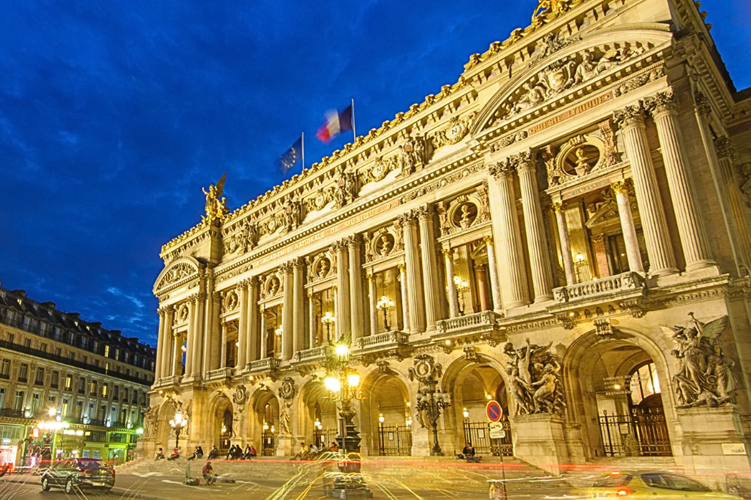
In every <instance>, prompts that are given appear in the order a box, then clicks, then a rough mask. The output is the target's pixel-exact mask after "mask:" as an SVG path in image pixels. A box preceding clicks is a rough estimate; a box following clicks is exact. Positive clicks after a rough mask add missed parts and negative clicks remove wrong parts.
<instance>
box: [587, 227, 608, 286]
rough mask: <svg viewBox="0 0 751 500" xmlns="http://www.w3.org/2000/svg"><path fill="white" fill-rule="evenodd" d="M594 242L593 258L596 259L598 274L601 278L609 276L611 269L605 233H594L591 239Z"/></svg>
mask: <svg viewBox="0 0 751 500" xmlns="http://www.w3.org/2000/svg"><path fill="white" fill-rule="evenodd" d="M589 241H590V243H592V254H593V256H592V260H594V261H595V264H596V266H597V275H598V276H599V277H600V278H607V277H608V276H610V270H609V269H608V255H607V248H606V246H605V235H604V234H593V235H592V237H591V238H590V239H589Z"/></svg>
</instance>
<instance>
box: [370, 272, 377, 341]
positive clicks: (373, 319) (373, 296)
mask: <svg viewBox="0 0 751 500" xmlns="http://www.w3.org/2000/svg"><path fill="white" fill-rule="evenodd" d="M368 299H369V302H370V334H371V335H376V334H377V333H378V308H377V307H376V304H377V303H378V290H377V289H376V278H375V276H373V273H372V272H369V273H368Z"/></svg>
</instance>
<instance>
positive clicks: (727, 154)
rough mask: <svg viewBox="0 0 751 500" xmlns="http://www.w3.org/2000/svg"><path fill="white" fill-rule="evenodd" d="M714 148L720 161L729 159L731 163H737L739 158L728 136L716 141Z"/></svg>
mask: <svg viewBox="0 0 751 500" xmlns="http://www.w3.org/2000/svg"><path fill="white" fill-rule="evenodd" d="M714 147H715V150H717V158H719V159H723V158H727V159H728V160H730V161H735V159H736V158H737V157H738V154H737V153H736V152H735V146H733V142H732V141H731V140H730V139H729V138H728V137H727V136H724V135H721V136H719V137H718V138H717V139H715V141H714Z"/></svg>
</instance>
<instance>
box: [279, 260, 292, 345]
mask: <svg viewBox="0 0 751 500" xmlns="http://www.w3.org/2000/svg"><path fill="white" fill-rule="evenodd" d="M292 267H293V265H292V262H286V263H284V264H282V266H281V271H282V274H283V275H284V298H283V301H284V302H283V306H282V347H281V351H282V352H281V359H282V360H287V359H290V358H291V357H292V352H293V351H292V349H293V336H294V329H293V328H294V323H295V319H294V312H295V310H294V291H295V283H294V276H293V274H292V273H293V271H292Z"/></svg>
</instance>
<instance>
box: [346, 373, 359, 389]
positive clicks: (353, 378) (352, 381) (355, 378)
mask: <svg viewBox="0 0 751 500" xmlns="http://www.w3.org/2000/svg"><path fill="white" fill-rule="evenodd" d="M347 380H348V381H349V386H350V387H357V386H358V385H360V375H358V374H357V373H350V374H349V376H348V377H347Z"/></svg>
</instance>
